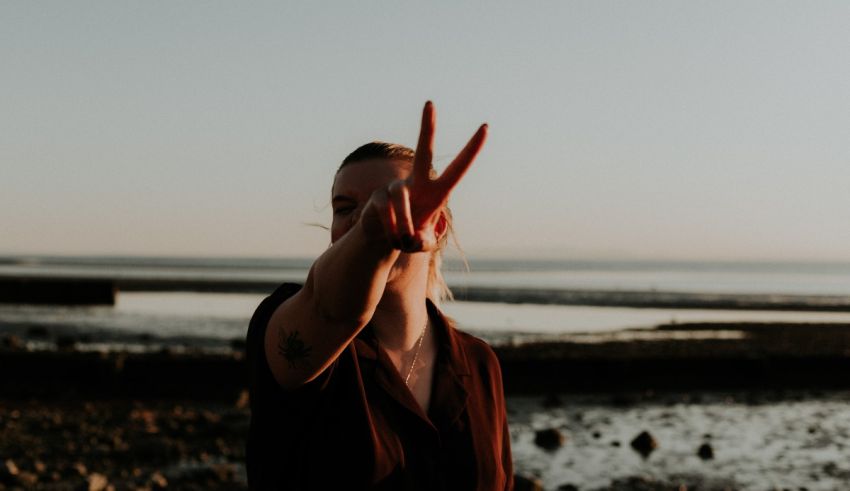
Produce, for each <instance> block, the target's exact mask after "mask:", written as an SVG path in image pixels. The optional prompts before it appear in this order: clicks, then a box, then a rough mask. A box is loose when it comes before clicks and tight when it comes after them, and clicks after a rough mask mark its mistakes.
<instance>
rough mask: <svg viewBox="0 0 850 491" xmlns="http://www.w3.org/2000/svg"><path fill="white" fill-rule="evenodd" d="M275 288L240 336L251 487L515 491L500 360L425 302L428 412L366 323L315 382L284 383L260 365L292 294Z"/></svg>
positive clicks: (292, 290) (283, 287) (290, 290)
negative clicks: (430, 336) (430, 334)
mask: <svg viewBox="0 0 850 491" xmlns="http://www.w3.org/2000/svg"><path fill="white" fill-rule="evenodd" d="M299 288H300V287H299V285H295V284H291V283H284V284H283V285H281V286H280V287H279V288H278V289H277V290H276V291H275V292H274V293H272V294H271V295H270V296H268V297H266V298H265V299H264V300H263V302H262V303H261V304H260V306H259V307H257V310H256V312H255V313H254V316H253V318H252V319H251V323H250V326H249V329H248V339H247V351H248V357H247V358H248V366H249V370H250V377H251V380H250V394H251V427H250V431H249V435H248V447H247V469H248V482H249V485H250V487H251V489H262V490H266V489H275V490H277V489H281V490H283V489H285V490H312V489H351V490H356V489H392V490H428V491H432V490H443V489H452V490H454V489H457V490H487V491H493V490H510V489H513V468H512V461H511V449H510V435H509V433H508V424H507V417H506V413H505V398H504V393H503V389H502V376H501V371H500V368H499V362H498V360H497V358H496V355H495V354H494V353H493V350H492V349H491V348H490V347H489V345H487V344H486V343H485V342H484V341H481V340H480V339H478V338H475V337H473V336H471V335H469V334H466V333H463V332H461V331H458V330H456V329H455V328H454V326H453V325H452V324H451V321H450V320H449V319H447V318H446V317H445V316H443V314H442V313H441V312H440V311H439V310H438V309H437V308H436V307H435V306H434V304H433V303H431V302H430V301H429V302H428V313H429V317H430V318H431V321H432V325H433V326H434V333H435V334H436V335H437V338H436V339H437V346H438V348H437V358H436V366H435V367H434V377H433V385H432V388H431V400H430V407H429V409H428V412H427V414H425V413H424V412H423V411H422V409H421V407H420V406H419V404H418V403H417V402H416V399H415V398H414V397H413V394H412V393H411V392H410V390H409V389H408V388H407V385H405V383H404V380H402V378H401V376H400V375H399V373H398V371H397V370H396V369H395V367H394V366H393V364H392V362H391V361H390V359H389V357H388V355H387V353H386V352H385V351H384V350H383V348H381V347H380V345H379V344H378V341H377V338H376V337H375V336H374V333H373V331H372V328H371V325H367V326H366V327H365V328H363V330H362V331H361V332H360V333H358V335H357V337H356V338H355V339H354V341H352V342H351V344H349V346H348V347H347V348H346V349H345V350H344V351H343V352H342V354H341V355H340V356H339V357H338V358H337V359H336V360H335V361H334V362H333V363H332V364H331V365H330V366H329V367H328V368H327V369H326V370H325V371H324V372H323V373H322V374H321V375H320V376H319V377H317V378H316V379H315V380H313V381H311V382H310V383H308V384H306V385H304V386H302V387H299V388H297V389H294V390H284V389H283V388H281V387H280V386H279V385H278V384H277V382H276V381H275V380H274V377H273V375H272V373H271V370H270V369H269V367H268V364H267V362H266V358H265V350H264V348H263V343H264V339H265V330H266V325H267V324H268V321H269V319H270V318H271V315H272V313H273V312H274V311H275V309H276V308H277V307H278V306H279V305H280V304H281V303H282V302H283V301H284V300H286V299H287V298H289V297H290V296H291V295H293V294H294V293H295V292H297V291H298V289H299Z"/></svg>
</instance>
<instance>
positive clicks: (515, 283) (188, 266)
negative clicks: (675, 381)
mask: <svg viewBox="0 0 850 491" xmlns="http://www.w3.org/2000/svg"><path fill="white" fill-rule="evenodd" d="M311 262H312V261H311V260H309V259H228V258H216V259H192V258H145V257H85V258H79V257H75V258H66V257H28V258H23V257H14V258H12V257H5V258H3V257H0V276H11V275H28V276H69V277H101V278H158V279H204V280H212V281H215V280H229V281H232V280H261V281H272V282H283V281H303V279H304V277H305V276H306V273H307V268H308V267H309V266H310V264H311ZM447 269H448V271H447V275H446V276H447V279H448V281H449V283H450V285H452V286H453V287H455V288H457V287H464V286H489V287H503V288H516V287H520V288H556V289H561V288H562V289H573V290H582V289H587V290H629V291H665V292H668V291H669V292H690V293H726V294H783V295H785V294H791V295H809V296H819V295H830V296H836V295H837V296H850V264H847V263H832V264H828V263H743V262H742V263H731V262H727V263H717V262H715V263H708V262H626V261H619V262H618V261H595V262H594V261H515V260H486V261H476V260H471V261H470V269H471V271H469V272H465V271H461V269H462V268H461V267H460V266H459V265H458V264H457V263H454V264H452V263H450V264H448V268H447ZM262 298H263V295H262V294H244V293H191V292H123V293H119V295H118V298H117V304H116V305H115V306H114V307H45V306H28V305H8V304H0V332H3V331H5V332H20V333H26V332H27V330H29V329H31V328H32V327H35V326H41V327H47V328H49V329H52V330H54V331H57V332H66V331H67V332H76V333H88V334H89V338H90V340H91V343H92V344H97V342H99V343H105V344H115V343H126V344H129V345H132V344H134V343H141V344H150V342H151V340H150V337H154V338H156V339H159V338H162V339H167V340H172V341H180V340H183V341H186V340H188V341H186V342H187V343H188V344H199V343H200V344H203V343H212V344H213V345H215V344H216V343H218V344H221V343H222V342H225V341H229V340H232V339H239V338H242V337H243V336H244V332H245V329H246V327H247V324H248V320H249V319H250V316H251V314H252V313H253V311H254V309H255V308H256V306H257V304H259V302H260V301H261V300H262ZM444 310H445V311H446V313H448V314H449V315H451V316H453V317H455V318H456V319H457V320H458V322H459V323H460V325H461V327H462V328H464V329H466V330H469V331H471V332H474V333H476V334H477V335H480V336H481V337H483V338H485V339H489V340H494V341H498V340H502V339H504V338H516V337H520V338H522V337H529V336H538V335H557V334H562V333H575V332H599V331H612V330H621V329H628V328H637V327H653V326H655V325H658V324H662V323H668V322H670V321H677V322H687V321H708V322H710V321H729V322H734V321H800V322H847V323H850V313H826V312H799V313H796V312H771V311H758V312H755V311H753V312H749V311H723V310H688V309H676V310H670V309H634V308H615V307H580V306H559V305H509V304H499V303H487V304H484V303H476V302H449V303H446V304H445V305H444ZM95 340H96V341H97V342H95Z"/></svg>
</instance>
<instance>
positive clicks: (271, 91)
mask: <svg viewBox="0 0 850 491" xmlns="http://www.w3.org/2000/svg"><path fill="white" fill-rule="evenodd" d="M0 64H2V67H3V70H2V75H0V80H2V84H0V87H2V90H0V108H2V110H0V254H4V255H8V254H58V255H64V254H68V255H100V254H116V255H136V254H138V255H167V256H237V257H248V256H263V257H267V256H272V257H279V256H301V257H305V256H306V257H315V256H317V255H318V254H320V253H321V252H322V251H323V250H324V249H325V248H326V247H327V246H328V243H329V237H328V232H326V231H325V230H323V229H321V228H319V227H315V226H311V225H309V224H310V223H320V224H325V225H328V224H329V223H330V219H331V209H330V186H331V182H332V179H333V175H334V172H335V170H336V168H337V167H338V165H339V163H340V161H341V160H342V159H343V158H344V157H345V156H346V155H347V154H348V153H349V152H351V151H352V150H353V149H354V148H356V147H357V146H359V145H361V144H362V143H365V142H368V141H372V140H385V141H392V142H397V143H402V144H406V145H409V146H414V145H415V142H416V138H417V135H418V131H419V120H420V119H419V118H420V114H421V108H422V105H423V103H424V102H425V101H426V100H429V99H430V100H432V101H434V104H435V107H436V110H437V133H436V151H435V157H436V158H435V166H436V167H437V168H438V169H440V168H442V166H445V165H446V164H448V162H450V161H451V159H452V158H453V157H454V155H455V154H456V153H457V151H458V150H459V149H460V148H461V147H462V146H463V144H464V143H465V141H466V140H467V139H468V138H469V137H470V136H471V135H472V133H473V132H474V131H475V129H476V128H477V127H478V125H480V124H481V123H483V122H487V123H488V124H489V126H490V136H489V139H488V141H487V144H486V146H485V149H484V151H483V152H482V153H481V155H480V156H479V158H478V160H477V161H476V162H475V164H474V165H473V167H472V168H471V170H470V171H469V173H468V174H467V175H466V177H465V178H464V180H463V181H462V182H461V183H460V185H459V186H458V188H456V190H455V192H454V194H453V195H452V201H451V206H452V209H453V212H454V214H455V217H456V228H457V231H458V239H459V241H460V243H461V245H462V246H463V248H464V250H465V251H466V253H467V254H468V255H470V256H472V257H479V256H508V257H547V258H568V259H611V258H619V259H677V260H681V259H707V260H716V259H722V260H739V259H740V260H771V261H775V260H812V261H850V3H848V2H844V1H832V2H830V1H812V2H785V1H763V2H760V1H749V2H741V1H726V2H723V1H717V2H679V1H668V2H631V1H622V2H608V1H586V2H567V1H563V2H522V3H521V4H520V3H516V2H496V1H488V2H251V3H238V2H213V1H205V2H112V1H104V2H60V1H57V2H28V1H7V2H2V4H0Z"/></svg>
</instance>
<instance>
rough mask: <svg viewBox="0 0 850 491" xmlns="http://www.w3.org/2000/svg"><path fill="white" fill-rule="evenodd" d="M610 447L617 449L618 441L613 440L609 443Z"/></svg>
mask: <svg viewBox="0 0 850 491" xmlns="http://www.w3.org/2000/svg"><path fill="white" fill-rule="evenodd" d="M611 446H612V447H619V446H620V442H619V441H618V440H613V441H612V442H611Z"/></svg>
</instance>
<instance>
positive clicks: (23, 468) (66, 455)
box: [0, 400, 249, 490]
mask: <svg viewBox="0 0 850 491" xmlns="http://www.w3.org/2000/svg"><path fill="white" fill-rule="evenodd" d="M245 402H246V401H245V400H241V401H237V402H236V403H234V404H223V403H219V402H214V403H210V402H207V403H204V402H196V401H180V400H172V401H156V402H154V401H149V402H133V401H126V400H98V401H86V402H81V401H51V402H49V403H45V402H40V401H37V400H29V401H14V400H11V401H10V400H0V459H2V462H0V489H44V490H107V489H116V490H117V489H131V490H154V489H187V490H193V489H196V490H225V489H226V490H235V489H246V486H245V476H244V467H243V462H244V458H245V455H244V444H245V435H246V433H247V424H248V415H249V412H248V409H247V407H246V405H245Z"/></svg>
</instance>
